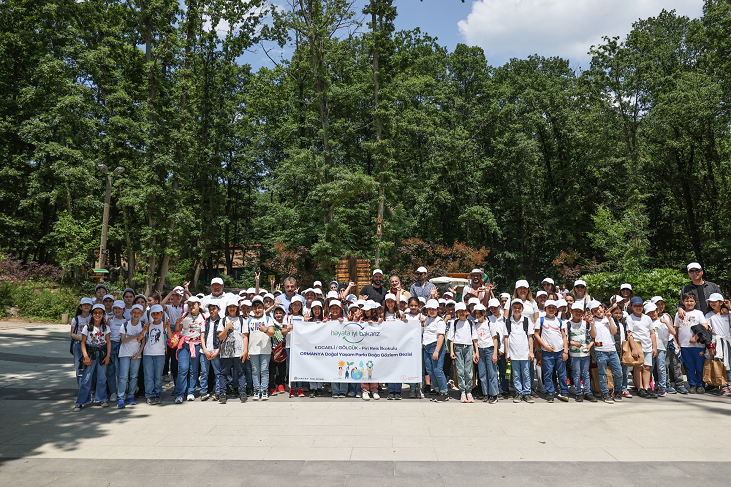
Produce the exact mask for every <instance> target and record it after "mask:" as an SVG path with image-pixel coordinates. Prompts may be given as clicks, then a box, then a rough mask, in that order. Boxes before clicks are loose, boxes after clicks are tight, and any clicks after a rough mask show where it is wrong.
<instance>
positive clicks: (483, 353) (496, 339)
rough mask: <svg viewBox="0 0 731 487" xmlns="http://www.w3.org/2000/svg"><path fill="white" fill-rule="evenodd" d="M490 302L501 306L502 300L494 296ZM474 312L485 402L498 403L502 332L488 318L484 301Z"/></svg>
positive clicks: (479, 369)
mask: <svg viewBox="0 0 731 487" xmlns="http://www.w3.org/2000/svg"><path fill="white" fill-rule="evenodd" d="M488 304H493V305H494V306H495V307H499V306H500V302H499V301H498V300H497V299H495V298H492V299H491V300H490V301H488ZM472 312H473V313H474V315H475V319H476V321H475V332H476V333H477V347H478V350H479V354H480V360H479V362H477V372H478V374H479V376H480V386H481V388H482V395H483V399H482V400H483V402H489V403H490V404H496V403H497V395H498V392H499V388H498V372H497V362H498V351H499V349H500V347H499V345H498V344H499V343H500V334H499V333H498V332H497V330H496V327H494V326H492V323H490V320H489V319H487V308H485V306H483V305H482V303H480V304H478V305H476V306H475V307H474V309H473V310H472Z"/></svg>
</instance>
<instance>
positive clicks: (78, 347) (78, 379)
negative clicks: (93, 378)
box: [71, 340, 84, 386]
mask: <svg viewBox="0 0 731 487" xmlns="http://www.w3.org/2000/svg"><path fill="white" fill-rule="evenodd" d="M71 350H72V351H73V353H74V370H75V371H76V385H77V386H78V385H79V384H80V383H81V377H82V376H83V375H84V371H83V370H81V369H79V361H80V360H81V358H82V357H83V356H84V354H83V353H81V342H77V341H76V340H74V344H73V345H72V346H71Z"/></svg>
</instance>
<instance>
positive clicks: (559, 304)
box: [556, 298, 569, 308]
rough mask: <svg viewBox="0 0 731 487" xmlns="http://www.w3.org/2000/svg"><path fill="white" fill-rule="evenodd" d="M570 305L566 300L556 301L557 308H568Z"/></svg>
mask: <svg viewBox="0 0 731 487" xmlns="http://www.w3.org/2000/svg"><path fill="white" fill-rule="evenodd" d="M568 305H569V303H567V302H566V300H565V299H564V298H561V299H559V300H558V301H556V307H558V308H560V307H561V306H568Z"/></svg>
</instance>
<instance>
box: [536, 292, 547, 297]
mask: <svg viewBox="0 0 731 487" xmlns="http://www.w3.org/2000/svg"><path fill="white" fill-rule="evenodd" d="M541 296H548V293H547V292H546V291H538V292H537V293H536V298H540V297H541Z"/></svg>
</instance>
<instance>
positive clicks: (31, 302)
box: [0, 281, 79, 320]
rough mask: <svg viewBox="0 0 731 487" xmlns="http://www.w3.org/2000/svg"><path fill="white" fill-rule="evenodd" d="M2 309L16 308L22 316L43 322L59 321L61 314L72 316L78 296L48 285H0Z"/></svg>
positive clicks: (27, 283) (69, 291) (67, 290)
mask: <svg viewBox="0 0 731 487" xmlns="http://www.w3.org/2000/svg"><path fill="white" fill-rule="evenodd" d="M0 300H1V301H2V303H3V307H10V306H17V307H18V310H19V312H20V314H21V315H22V316H27V317H30V318H41V319H44V320H60V319H61V315H62V314H63V313H69V315H73V314H74V312H75V311H76V307H77V306H78V304H79V295H78V293H76V292H74V291H73V290H70V289H66V288H59V289H51V284H50V283H39V282H28V281H26V283H25V284H14V283H8V282H3V283H2V285H0Z"/></svg>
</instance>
